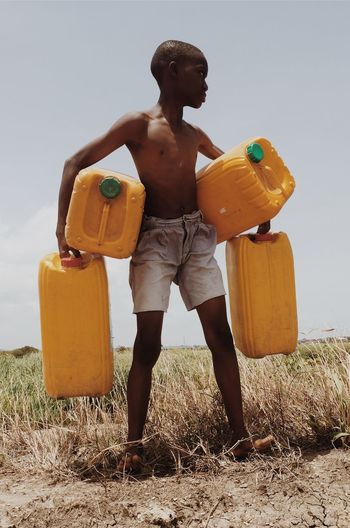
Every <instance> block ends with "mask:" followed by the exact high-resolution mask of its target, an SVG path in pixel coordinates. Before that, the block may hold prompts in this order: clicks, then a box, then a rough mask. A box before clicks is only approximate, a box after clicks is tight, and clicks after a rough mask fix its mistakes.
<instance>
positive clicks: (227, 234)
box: [197, 137, 295, 243]
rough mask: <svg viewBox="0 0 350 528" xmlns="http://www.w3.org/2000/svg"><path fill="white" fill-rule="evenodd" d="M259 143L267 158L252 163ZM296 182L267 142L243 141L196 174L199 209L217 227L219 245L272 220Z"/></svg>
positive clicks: (208, 221)
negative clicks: (251, 149)
mask: <svg viewBox="0 0 350 528" xmlns="http://www.w3.org/2000/svg"><path fill="white" fill-rule="evenodd" d="M252 143H258V144H259V145H260V146H261V147H262V149H263V151H264V158H263V159H262V160H261V161H260V162H259V163H254V162H253V161H252V160H250V159H249V156H248V154H247V147H248V146H249V145H250V144H252ZM294 187H295V181H294V178H293V177H292V175H291V174H290V172H289V170H288V168H287V167H286V166H285V164H284V163H283V161H282V159H281V158H280V157H279V155H278V153H277V151H276V149H275V148H274V147H273V146H272V144H271V143H270V142H269V141H268V140H267V139H265V138H261V137H257V138H251V139H249V140H247V141H244V142H243V143H241V144H240V145H238V146H237V147H235V148H233V149H232V150H230V151H228V152H226V153H225V154H223V155H222V156H220V157H219V158H217V159H216V160H214V161H213V162H211V163H210V164H209V165H207V166H206V167H204V168H203V169H202V170H200V171H199V172H198V173H197V198H198V206H199V208H200V209H201V210H202V211H203V214H204V220H205V222H207V223H209V224H214V225H215V226H216V230H217V240H218V243H220V242H222V241H224V240H229V239H230V238H232V237H233V236H236V235H238V234H240V233H242V232H243V231H246V230H247V229H250V228H251V227H254V226H257V225H259V224H261V223H263V222H266V221H267V220H270V219H271V218H273V217H274V216H275V215H276V214H277V213H278V212H279V211H280V209H281V207H282V206H283V205H284V204H285V202H286V201H287V199H288V198H289V196H290V195H291V194H292V193H293V191H294Z"/></svg>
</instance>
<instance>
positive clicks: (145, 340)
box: [134, 330, 161, 368]
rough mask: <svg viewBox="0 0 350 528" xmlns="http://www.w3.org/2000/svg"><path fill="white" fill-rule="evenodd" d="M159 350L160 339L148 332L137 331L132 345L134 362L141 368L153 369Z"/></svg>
mask: <svg viewBox="0 0 350 528" xmlns="http://www.w3.org/2000/svg"><path fill="white" fill-rule="evenodd" d="M160 350H161V340H160V337H157V336H155V335H153V334H152V333H150V332H143V331H140V330H139V331H138V332H137V335H136V340H135V345H134V361H136V362H137V363H139V364H141V365H142V366H143V367H147V368H153V367H154V365H155V364H156V362H157V359H158V357H159V354H160Z"/></svg>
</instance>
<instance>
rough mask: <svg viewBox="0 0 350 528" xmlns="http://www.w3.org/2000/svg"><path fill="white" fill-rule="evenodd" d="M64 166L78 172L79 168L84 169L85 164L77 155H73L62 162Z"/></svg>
mask: <svg viewBox="0 0 350 528" xmlns="http://www.w3.org/2000/svg"><path fill="white" fill-rule="evenodd" d="M64 168H65V169H70V170H73V171H76V172H79V171H80V170H82V169H85V166H84V165H83V164H82V163H81V161H80V160H79V159H78V157H77V156H75V155H74V156H71V157H70V158H67V159H66V161H65V162H64Z"/></svg>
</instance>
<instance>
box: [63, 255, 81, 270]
mask: <svg viewBox="0 0 350 528" xmlns="http://www.w3.org/2000/svg"><path fill="white" fill-rule="evenodd" d="M82 265H83V259H82V258H81V257H62V258H61V266H62V268H81V267H82Z"/></svg>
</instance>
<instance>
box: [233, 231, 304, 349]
mask: <svg viewBox="0 0 350 528" xmlns="http://www.w3.org/2000/svg"><path fill="white" fill-rule="evenodd" d="M226 266H227V276H228V286H229V297H230V307H231V321H232V333H233V335H234V338H235V343H236V345H237V347H238V349H239V350H240V351H241V352H242V353H243V354H245V355H246V356H248V357H251V358H261V357H264V356H267V355H270V354H290V353H292V352H294V351H295V349H296V346H297V338H298V323H297V308H296V295H295V281H294V264H293V254H292V249H291V246H290V243H289V240H288V237H287V235H286V234H285V233H276V234H271V233H268V234H266V235H241V236H239V237H235V238H232V239H231V240H229V241H228V242H227V243H226Z"/></svg>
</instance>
